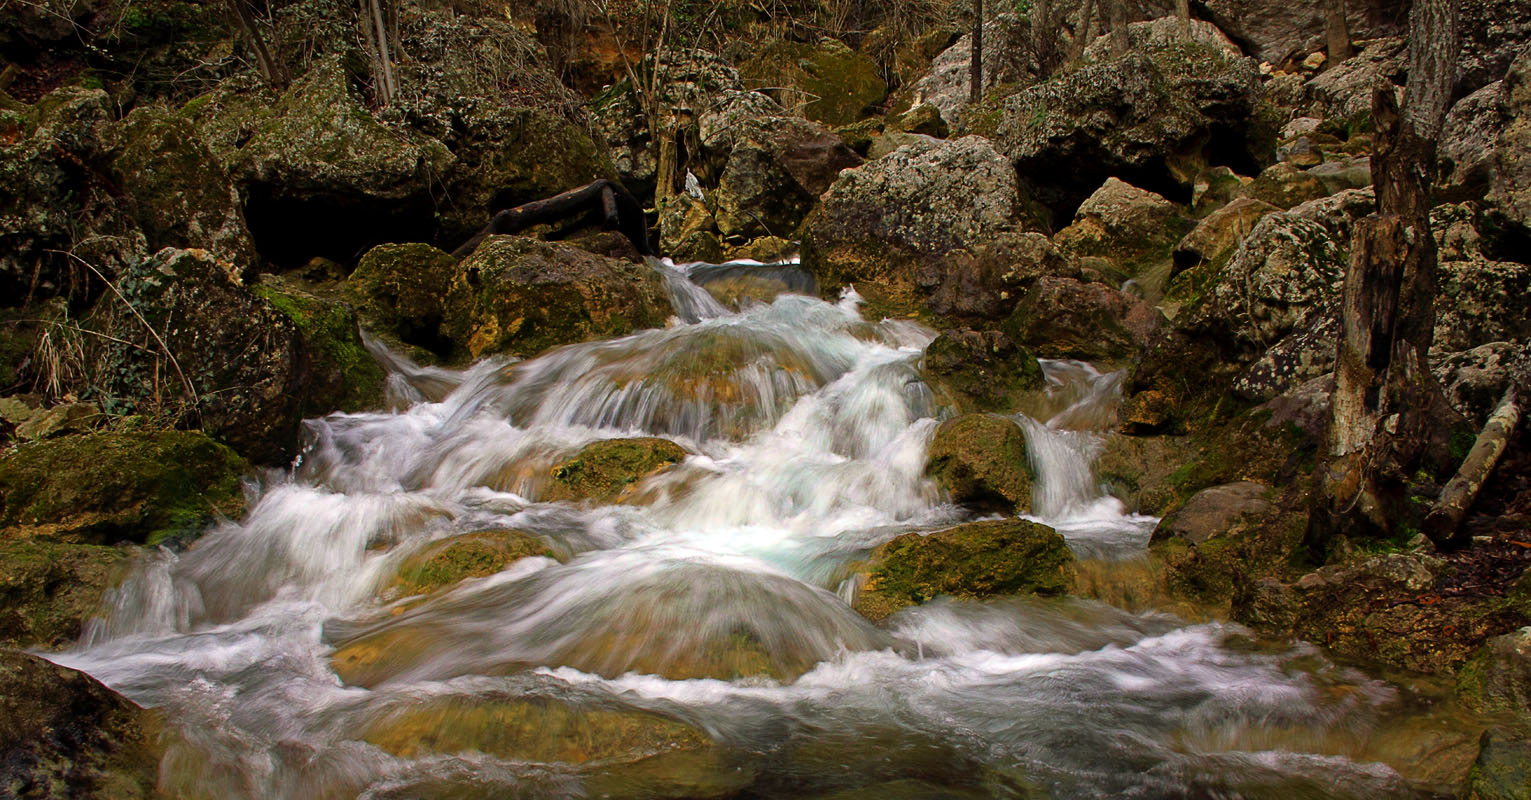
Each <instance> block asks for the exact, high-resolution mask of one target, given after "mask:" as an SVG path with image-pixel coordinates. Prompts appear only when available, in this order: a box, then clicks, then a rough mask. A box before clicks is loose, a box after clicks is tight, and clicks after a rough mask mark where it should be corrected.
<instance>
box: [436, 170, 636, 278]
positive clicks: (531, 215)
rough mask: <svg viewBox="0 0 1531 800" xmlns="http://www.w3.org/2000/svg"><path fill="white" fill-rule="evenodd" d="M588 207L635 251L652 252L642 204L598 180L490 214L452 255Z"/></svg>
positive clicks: (458, 255) (610, 183) (613, 183)
mask: <svg viewBox="0 0 1531 800" xmlns="http://www.w3.org/2000/svg"><path fill="white" fill-rule="evenodd" d="M592 211H598V212H599V213H600V215H601V221H602V223H603V224H604V225H605V226H606V228H607V230H614V231H617V232H619V233H621V234H622V235H623V236H626V237H627V238H628V240H629V241H631V242H632V243H633V247H635V248H637V250H638V252H639V253H642V254H643V255H646V256H651V255H655V252H654V248H653V247H652V246H650V244H649V229H648V222H647V220H646V219H645V218H644V216H643V206H642V205H640V204H639V203H638V200H637V198H635V197H633V196H632V193H630V192H628V191H627V188H626V187H625V186H623V185H622V184H620V183H617V182H616V181H608V180H599V181H593V182H591V183H587V184H585V185H584V186H581V187H579V188H577V189H570V190H569V191H567V192H561V193H559V194H555V195H553V196H552V197H549V198H545V199H543V200H535V201H533V202H530V203H526V204H523V205H519V206H516V207H515V208H511V209H506V210H505V211H501V212H500V213H498V214H495V215H494V216H493V217H490V219H489V224H488V225H485V226H484V227H483V229H482V230H480V231H479V232H478V233H475V234H473V237H472V238H470V239H468V241H466V242H463V243H462V246H460V247H458V248H457V249H456V250H453V251H452V257H453V258H456V259H458V260H461V259H464V258H467V257H468V256H470V255H473V251H474V250H477V249H478V246H479V245H480V244H481V243H483V241H484V239H486V238H488V237H490V236H493V235H495V234H497V233H516V232H517V231H523V230H526V229H527V228H530V227H531V226H533V225H540V224H542V223H544V222H556V221H558V220H561V219H568V218H570V217H572V216H575V215H576V214H585V213H589V212H592Z"/></svg>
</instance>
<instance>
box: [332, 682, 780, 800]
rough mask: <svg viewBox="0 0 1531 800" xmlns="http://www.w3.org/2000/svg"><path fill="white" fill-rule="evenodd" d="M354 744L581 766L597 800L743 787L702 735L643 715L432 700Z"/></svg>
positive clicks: (719, 793)
mask: <svg viewBox="0 0 1531 800" xmlns="http://www.w3.org/2000/svg"><path fill="white" fill-rule="evenodd" d="M362 740H363V741H365V742H368V743H369V744H372V745H374V746H376V747H379V748H381V749H382V750H384V751H386V752H388V753H391V754H393V755H396V756H399V757H402V758H420V757H422V756H426V755H429V754H432V753H441V754H454V753H461V752H467V751H476V752H480V753H485V754H487V755H490V756H494V757H496V758H501V759H511V760H516V761H527V762H534V763H549V762H552V763H562V764H568V765H570V766H586V767H587V769H586V770H585V771H584V774H585V775H586V780H585V788H586V790H587V791H589V792H591V793H592V794H594V795H595V796H608V797H610V796H619V797H633V796H641V797H654V798H664V797H695V798H708V797H723V796H728V795H731V794H733V793H734V792H736V791H738V790H739V789H741V788H742V787H743V786H744V785H745V784H747V783H748V782H749V777H750V776H749V774H748V773H745V772H741V771H739V770H737V769H733V768H730V767H729V766H728V765H727V763H726V762H725V761H724V759H723V757H722V754H721V753H720V752H719V750H718V748H717V747H716V746H715V745H713V743H712V742H711V740H709V739H708V738H707V736H706V734H704V733H703V732H702V731H700V730H698V729H696V728H694V727H692V726H690V725H687V724H684V723H681V722H677V721H674V720H671V719H667V718H665V717H662V716H659V715H658V714H654V713H651V712H646V711H635V710H628V709H612V708H601V707H590V708H582V707H579V706H574V705H567V704H564V703H560V702H558V701H555V700H544V699H533V700H525V699H511V698H496V697H489V698H484V697H468V698H453V697H448V698H436V699H428V700H424V701H419V702H415V703H410V704H408V705H403V706H400V707H396V708H393V709H391V710H389V711H388V712H386V713H385V714H384V715H383V716H381V717H380V718H378V719H376V720H374V721H373V722H372V723H371V724H370V725H369V726H368V727H367V730H366V731H365V733H363V734H362Z"/></svg>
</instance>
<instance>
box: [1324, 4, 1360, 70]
mask: <svg viewBox="0 0 1531 800" xmlns="http://www.w3.org/2000/svg"><path fill="white" fill-rule="evenodd" d="M1324 36H1325V39H1326V40H1327V48H1326V49H1327V50H1328V51H1329V66H1331V67H1332V66H1334V65H1335V64H1338V63H1340V62H1341V61H1344V60H1345V59H1347V58H1350V57H1351V56H1353V55H1355V51H1354V50H1353V49H1351V46H1350V23H1348V22H1347V21H1346V20H1345V0H1324Z"/></svg>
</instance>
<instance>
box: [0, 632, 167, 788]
mask: <svg viewBox="0 0 1531 800" xmlns="http://www.w3.org/2000/svg"><path fill="white" fill-rule="evenodd" d="M157 729H158V724H157V722H156V721H155V720H154V718H153V717H152V716H151V715H150V714H148V713H147V712H145V711H144V710H143V709H141V708H139V707H138V706H136V705H134V704H133V703H131V702H129V701H128V700H127V699H126V698H124V697H122V696H121V695H118V694H117V693H116V692H113V691H112V690H110V689H108V688H106V687H105V686H103V685H102V684H101V683H100V682H99V681H97V680H96V679H94V678H92V677H90V676H89V675H86V674H85V673H83V672H77V671H75V670H72V669H66V668H64V667H60V666H57V665H54V664H50V663H48V662H47V661H44V660H42V659H40V658H38V657H36V656H31V655H27V654H25V653H19V652H16V651H13V650H0V794H4V795H6V796H9V797H26V798H38V800H66V798H67V799H68V800H74V799H75V798H78V799H79V800H119V798H120V800H137V799H138V798H145V799H147V798H150V797H157V796H158V795H157V793H156V792H155V783H156V779H157V776H158V763H159V754H158V752H157V750H156V747H155V745H154V736H155V732H156V730H157Z"/></svg>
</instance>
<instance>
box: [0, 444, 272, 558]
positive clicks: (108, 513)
mask: <svg viewBox="0 0 1531 800" xmlns="http://www.w3.org/2000/svg"><path fill="white" fill-rule="evenodd" d="M248 469H249V465H248V464H246V463H245V461H244V459H242V458H240V457H239V456H238V455H236V454H235V453H234V452H233V451H232V450H230V449H229V448H228V447H225V446H223V445H221V444H218V443H217V442H214V441H212V440H211V439H209V438H207V437H206V436H204V435H203V434H200V433H194V432H180V431H164V432H158V433H91V434H85V435H82V436H68V437H63V438H59V439H50V440H48V441H43V442H35V443H32V444H25V445H22V446H21V447H19V448H17V449H16V451H15V452H13V453H10V454H9V455H6V456H5V457H4V458H0V525H4V526H6V527H11V528H13V530H14V532H15V533H14V534H13V535H16V534H19V535H22V536H25V537H27V538H44V539H49V540H53V541H64V542H89V543H97V544H110V543H115V542H121V541H133V542H151V543H153V542H158V541H161V540H163V539H165V538H168V537H189V536H194V535H196V534H197V533H200V531H201V529H202V528H203V527H204V526H205V525H206V524H207V523H208V522H209V521H210V520H212V519H214V518H216V517H217V516H219V515H223V516H238V515H239V514H240V513H242V512H243V510H244V492H243V489H242V488H241V486H240V476H241V475H242V474H243V473H244V472H245V471H247V470H248Z"/></svg>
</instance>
